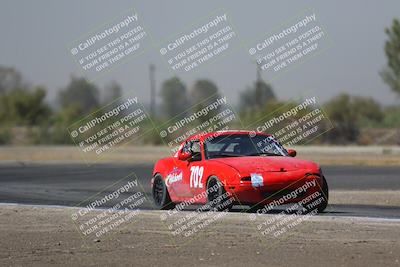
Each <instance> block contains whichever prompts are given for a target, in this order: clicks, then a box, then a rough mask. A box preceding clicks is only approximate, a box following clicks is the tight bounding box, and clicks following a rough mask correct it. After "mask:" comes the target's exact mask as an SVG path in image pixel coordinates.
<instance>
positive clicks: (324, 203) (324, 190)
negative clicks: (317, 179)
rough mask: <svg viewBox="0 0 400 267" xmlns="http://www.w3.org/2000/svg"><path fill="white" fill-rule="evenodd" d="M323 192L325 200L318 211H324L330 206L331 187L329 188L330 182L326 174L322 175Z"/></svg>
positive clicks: (318, 207)
mask: <svg viewBox="0 0 400 267" xmlns="http://www.w3.org/2000/svg"><path fill="white" fill-rule="evenodd" d="M321 194H322V196H321V197H322V198H323V200H322V201H321V203H320V204H319V205H318V206H317V212H318V213H321V212H323V211H324V210H325V209H326V207H327V206H328V199H329V188H328V183H327V182H326V179H325V177H324V176H322V186H321Z"/></svg>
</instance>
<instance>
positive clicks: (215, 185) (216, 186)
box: [207, 176, 233, 211]
mask: <svg viewBox="0 0 400 267" xmlns="http://www.w3.org/2000/svg"><path fill="white" fill-rule="evenodd" d="M207 200H208V205H209V206H210V209H212V210H215V211H222V210H226V209H227V210H231V209H232V207H233V201H232V199H231V197H230V196H228V195H227V194H226V190H225V188H224V185H223V184H222V183H221V182H220V181H219V180H218V178H217V177H216V176H211V177H210V179H208V181H207Z"/></svg>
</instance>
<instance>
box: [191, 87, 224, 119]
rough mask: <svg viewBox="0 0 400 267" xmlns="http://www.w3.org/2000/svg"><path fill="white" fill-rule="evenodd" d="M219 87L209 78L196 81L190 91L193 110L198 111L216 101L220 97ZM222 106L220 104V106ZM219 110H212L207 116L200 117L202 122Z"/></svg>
mask: <svg viewBox="0 0 400 267" xmlns="http://www.w3.org/2000/svg"><path fill="white" fill-rule="evenodd" d="M220 97H221V96H220V94H219V93H218V87H217V86H216V85H215V84H214V83H213V82H212V81H209V80H198V81H196V82H195V83H194V85H193V87H192V89H191V91H190V103H191V104H192V107H193V108H192V111H193V112H197V111H200V110H201V109H203V108H204V107H206V106H207V105H209V104H211V103H213V102H215V101H216V100H217V99H218V98H220ZM219 108H220V106H219ZM217 112H218V110H212V111H210V112H209V113H208V114H207V115H206V116H201V117H200V118H199V120H200V122H205V121H207V120H208V119H209V118H210V117H212V116H214V115H215V114H216V113H217Z"/></svg>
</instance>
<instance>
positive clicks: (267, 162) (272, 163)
mask: <svg viewBox="0 0 400 267" xmlns="http://www.w3.org/2000/svg"><path fill="white" fill-rule="evenodd" d="M213 160H215V161H217V162H220V163H224V164H226V165H228V166H231V167H232V168H235V169H236V170H237V171H238V172H239V173H241V174H244V173H251V172H279V171H294V170H300V169H309V170H310V171H318V168H319V166H318V164H316V163H314V162H311V161H307V160H301V159H295V158H292V157H281V156H266V157H264V156H260V157H253V156H252V157H227V158H217V159H213Z"/></svg>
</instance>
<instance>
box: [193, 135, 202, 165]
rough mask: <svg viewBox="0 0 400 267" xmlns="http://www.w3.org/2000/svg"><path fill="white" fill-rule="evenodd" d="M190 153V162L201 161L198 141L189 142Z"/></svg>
mask: <svg viewBox="0 0 400 267" xmlns="http://www.w3.org/2000/svg"><path fill="white" fill-rule="evenodd" d="M190 151H191V152H192V154H193V156H192V161H199V160H201V150H200V141H199V140H194V141H192V142H191V147H190Z"/></svg>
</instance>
